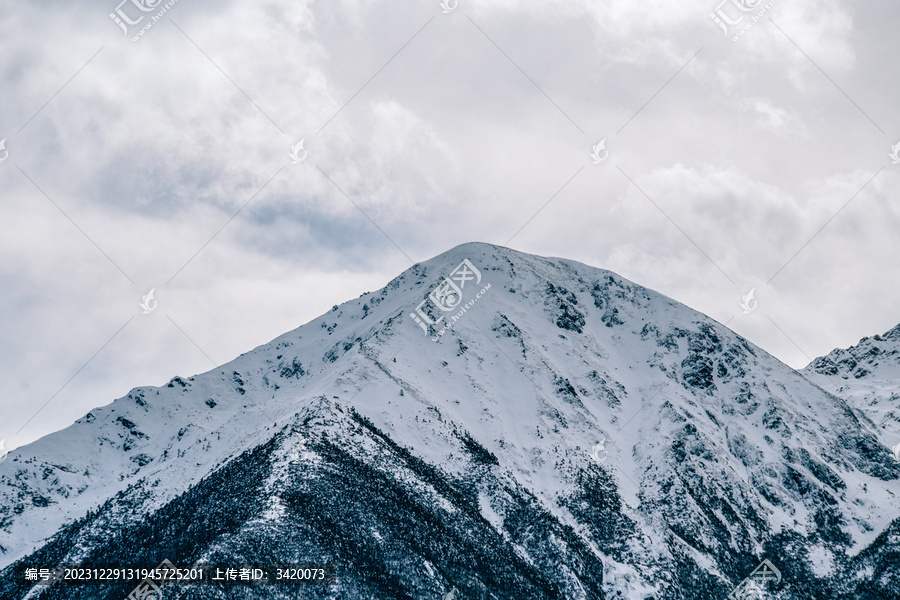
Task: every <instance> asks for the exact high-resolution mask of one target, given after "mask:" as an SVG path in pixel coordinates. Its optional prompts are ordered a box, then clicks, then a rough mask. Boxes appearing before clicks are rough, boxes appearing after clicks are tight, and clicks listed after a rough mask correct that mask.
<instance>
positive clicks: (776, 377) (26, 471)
mask: <svg viewBox="0 0 900 600" xmlns="http://www.w3.org/2000/svg"><path fill="white" fill-rule="evenodd" d="M288 455H290V456H296V457H297V459H296V460H298V461H300V462H303V464H306V465H308V466H309V470H307V471H302V472H301V471H298V470H297V469H296V468H294V467H291V466H289V465H290V464H292V463H291V461H288V462H287V463H285V459H284V457H285V456H288ZM248 464H252V465H255V467H254V468H258V469H259V473H260V475H259V477H256V476H254V477H256V478H255V479H253V482H254V483H252V485H251V484H250V483H248V484H247V485H251V487H253V492H252V493H249V492H248V495H247V496H246V498H240V499H239V501H238V500H236V499H232V497H231V496H228V498H229V500H228V501H229V502H232V501H233V502H238V503H239V504H240V506H241V507H243V508H242V509H241V510H242V511H244V512H241V513H240V514H242V515H244V517H242V519H244V520H243V521H240V522H238V523H237V524H236V527H237V529H235V531H234V533H233V535H234V536H236V537H234V540H237V541H235V542H233V543H235V544H238V543H240V544H244V542H245V541H247V540H245V539H244V538H243V537H241V536H242V535H250V534H249V533H247V532H258V531H261V530H259V529H258V528H259V527H263V528H264V530H265V531H270V532H275V531H277V532H278V536H277V537H278V539H277V540H275V539H273V540H272V541H271V544H272V547H273V548H278V549H280V550H278V551H279V552H281V551H282V550H283V551H284V552H289V553H290V554H291V555H292V556H297V555H298V554H297V553H298V552H299V550H298V548H303V549H304V552H305V553H306V554H304V555H308V556H317V557H319V558H320V559H323V560H324V559H328V560H331V561H334V562H336V563H339V564H343V565H346V567H347V573H348V578H349V579H348V580H347V581H346V582H345V583H346V585H347V586H348V587H347V588H346V589H347V590H349V589H352V590H353V592H352V593H350V592H348V594H349V595H351V596H352V595H358V596H359V597H373V595H374V596H375V597H377V596H378V594H376V593H375V592H372V590H373V589H375V588H377V587H378V586H379V585H382V584H384V582H385V581H391V582H394V583H392V584H391V585H395V584H396V585H397V586H399V588H397V589H394V591H393V592H392V594H393V596H397V597H402V596H403V595H404V594H405V595H407V596H412V597H418V596H420V595H421V592H422V590H431V591H434V590H439V589H444V590H446V589H451V586H455V587H457V588H459V589H460V590H463V589H465V590H468V591H469V592H470V593H471V594H475V592H476V591H479V590H480V592H479V593H481V594H482V595H485V594H487V593H488V592H490V593H493V594H495V595H498V597H506V596H508V594H509V592H508V590H507V591H503V590H504V588H503V586H504V585H506V586H508V585H511V583H510V582H514V581H518V582H520V584H521V586H522V587H521V588H517V589H519V591H520V592H521V597H529V598H530V597H535V598H537V597H554V596H555V597H581V598H600V597H602V596H603V595H612V594H614V593H615V591H616V590H619V591H622V590H628V593H627V594H626V596H627V597H641V598H643V597H645V596H646V595H647V594H653V595H654V596H655V597H657V596H658V597H662V598H676V597H684V593H685V592H683V589H684V588H683V586H684V585H687V583H686V582H694V581H695V582H696V583H691V584H690V585H695V586H696V587H695V588H692V589H694V591H696V592H697V593H698V594H699V593H700V590H705V591H706V592H709V593H711V591H714V592H715V594H716V595H721V596H723V597H724V595H726V594H727V593H728V591H729V590H730V589H731V587H733V584H734V583H736V582H737V581H740V580H741V579H742V578H743V577H745V576H746V574H747V573H749V572H750V570H752V568H753V566H754V565H755V564H757V563H758V562H759V560H761V554H763V553H764V552H765V553H766V554H767V555H775V556H779V557H780V560H781V562H780V563H779V564H781V565H782V566H784V565H785V562H787V561H788V560H793V559H792V557H793V556H795V555H798V553H801V554H802V553H805V552H812V553H818V554H823V553H827V556H829V557H831V558H829V560H834V561H841V560H845V561H849V560H850V559H849V558H841V556H850V555H853V554H855V553H856V552H857V551H858V550H860V549H862V548H866V547H868V548H869V549H870V550H871V552H877V551H880V550H878V548H880V546H877V544H878V543H879V542H877V540H876V538H877V536H878V534H879V532H882V531H885V530H886V528H887V527H888V525H889V523H890V517H889V514H890V513H889V511H887V510H885V509H886V506H887V503H888V502H889V498H890V497H891V496H890V494H897V493H900V487H898V485H897V477H898V475H900V469H898V467H897V465H896V464H895V463H894V462H893V461H892V459H891V456H890V454H889V453H888V451H887V449H886V448H885V447H884V446H883V445H882V444H881V443H880V442H879V441H878V439H877V438H876V437H875V436H873V435H872V433H871V432H870V431H869V429H868V426H867V424H866V422H865V420H864V419H862V418H859V417H858V416H857V414H856V413H854V412H853V411H852V410H851V409H850V408H849V407H848V406H847V404H846V403H845V401H844V400H842V399H841V398H839V397H837V396H835V395H833V394H829V393H826V392H824V391H823V390H822V389H820V388H819V387H817V386H816V385H812V384H811V383H810V382H809V381H808V380H807V379H806V378H804V377H802V376H800V374H798V373H797V372H796V371H794V370H793V369H790V368H789V367H788V366H787V365H784V364H783V363H781V362H780V361H778V360H776V359H775V358H773V357H772V356H770V355H769V354H767V353H766V352H764V351H762V350H760V349H759V348H757V347H755V346H753V345H752V344H750V343H749V342H747V341H746V340H744V339H743V338H741V337H740V336H738V335H737V334H735V333H734V332H732V331H731V330H729V329H727V328H726V327H725V326H723V325H721V324H719V323H717V322H715V321H714V320H712V319H710V318H709V317H707V316H705V315H703V314H701V313H699V312H697V311H694V310H692V309H690V308H688V307H686V306H684V305H682V304H679V303H677V302H675V301H673V300H672V299H670V298H667V297H665V296H663V295H661V294H659V293H657V292H654V291H652V290H649V289H647V288H644V287H642V286H640V285H637V284H635V283H632V282H630V281H628V280H626V279H624V278H622V277H620V276H619V275H616V274H615V273H612V272H610V271H605V270H602V269H597V268H593V267H589V266H586V265H583V264H581V263H578V262H575V261H569V260H565V259H558V258H544V257H539V256H533V255H528V254H524V253H519V252H516V251H514V250H511V249H509V248H504V247H501V246H494V245H491V244H484V243H469V244H463V245H460V246H457V247H455V248H452V249H451V250H448V251H447V252H444V253H442V254H440V255H438V256H436V257H434V258H432V259H430V260H428V261H425V262H422V263H418V264H416V265H413V266H412V267H410V268H409V269H407V270H406V271H404V273H402V274H400V275H399V276H398V277H396V278H394V279H393V280H391V281H390V282H389V283H388V284H387V285H386V286H385V287H383V288H382V289H380V290H377V291H375V292H372V293H367V294H363V295H362V296H360V297H359V298H356V299H354V300H351V301H349V302H345V303H343V304H341V305H339V306H335V307H334V308H332V309H331V310H330V311H328V312H327V313H325V314H324V315H322V316H320V317H318V318H316V319H313V320H312V321H310V322H309V323H306V324H305V325H303V326H301V327H299V328H297V329H295V330H293V331H290V332H288V333H285V334H284V335H282V336H279V337H278V338H276V339H275V340H273V341H271V342H269V343H267V344H264V345H262V346H260V347H258V348H256V349H254V350H252V351H250V352H247V353H246V354H243V355H241V356H240V357H238V358H237V359H235V360H234V361H232V362H230V363H228V364H226V365H222V366H221V367H218V368H216V369H213V370H212V371H209V372H207V373H203V374H199V375H195V376H193V377H187V378H183V377H174V378H173V379H172V380H171V381H169V382H168V383H167V384H165V385H163V386H160V387H144V388H137V389H135V390H132V392H131V393H129V394H128V395H127V396H125V397H123V398H120V399H118V400H116V401H115V402H113V403H112V404H110V405H107V406H104V407H100V408H98V409H95V410H92V411H91V412H90V413H89V414H88V415H86V416H85V417H84V418H83V419H80V420H79V421H78V422H76V424H74V425H72V426H71V427H69V428H67V429H66V430H63V431H61V432H57V433H55V434H52V435H50V436H47V437H46V438H42V439H41V440H39V441H38V442H35V443H34V444H31V445H29V446H26V447H23V448H19V449H17V450H16V452H15V453H14V455H12V456H11V460H9V461H7V462H6V463H5V464H3V465H0V500H2V502H0V548H2V552H3V555H2V560H4V561H5V562H4V563H3V564H10V563H11V562H12V561H15V560H18V559H20V558H22V557H24V556H26V555H28V554H30V553H33V552H37V553H38V555H40V556H41V557H42V559H48V557H50V556H52V557H53V560H55V561H56V562H67V561H69V562H72V561H74V560H76V559H78V558H79V557H80V556H83V555H84V553H86V552H89V553H92V554H91V556H94V557H96V556H105V557H107V558H109V557H110V556H113V555H114V554H115V552H119V551H120V550H119V549H118V548H119V546H117V545H116V543H118V542H116V543H113V542H108V543H107V542H98V541H97V539H96V536H95V535H94V534H92V533H91V532H93V531H97V530H102V531H113V530H115V531H131V529H130V528H136V527H140V526H141V523H144V522H145V520H146V519H151V518H153V519H161V521H158V522H166V523H169V521H166V519H171V517H169V516H166V515H171V514H176V513H178V511H183V510H185V506H188V505H190V506H194V504H197V503H199V507H198V508H197V510H198V511H200V512H202V511H204V510H209V511H213V512H214V511H215V510H219V509H218V508H215V509H214V508H211V507H208V506H207V504H208V503H210V502H215V501H216V498H217V492H216V489H215V488H214V487H210V486H211V485H212V484H210V483H209V482H210V481H216V482H218V483H216V485H220V486H222V487H223V488H224V489H232V488H234V487H235V486H236V485H238V484H237V481H238V480H236V479H235V477H238V475H236V474H235V473H237V472H243V471H241V469H245V468H246V467H245V466H240V465H248ZM236 465H238V466H236ZM286 465H288V466H286ZM342 473H353V474H354V477H353V478H351V477H342V476H341V474H342ZM313 475H315V477H313ZM355 478H358V480H357V479H355ZM204 482H206V483H204ZM367 482H378V484H377V486H376V488H372V486H371V485H370V484H369V483H367ZM373 485H374V484H373ZM378 486H380V487H378ZM372 489H382V490H385V494H387V496H384V497H382V496H379V495H377V494H375V495H373V493H372ZM866 489H868V490H869V492H867V493H864V492H863V490H866ZM333 497H342V498H348V499H350V498H352V499H353V502H354V503H355V504H354V507H355V508H354V510H353V511H351V512H352V513H353V515H354V517H353V518H352V519H349V520H348V519H347V518H346V515H344V516H341V514H342V513H340V510H339V508H340V507H339V506H337V505H336V504H334V503H333V502H332V501H331V500H330V499H331V498H333ZM398 498H402V499H403V502H400V504H396V501H397V499H398ZM222 501H224V500H222ZM104 507H105V508H104ZM89 510H90V511H94V512H90V513H88V511H89ZM98 511H99V512H98ZM407 513H408V514H407ZM179 514H180V513H179ZM414 514H415V515H419V516H420V517H421V520H422V521H423V522H427V523H428V524H429V535H432V534H433V535H438V533H439V531H443V532H444V535H446V536H447V538H448V540H449V539H452V540H453V541H452V546H453V547H454V548H456V549H458V550H460V552H463V554H465V553H469V554H471V555H472V556H478V557H479V560H482V559H483V560H485V561H488V562H490V561H493V560H496V561H497V563H496V564H497V565H498V568H502V570H504V571H503V572H504V573H505V575H503V577H501V578H500V579H496V578H494V579H492V578H491V577H492V576H490V575H489V574H486V573H484V572H481V571H478V572H476V571H472V570H471V569H472V567H471V566H470V567H465V566H463V565H462V564H461V563H458V562H455V561H456V559H455V558H454V557H453V556H449V555H448V554H447V553H446V552H444V551H443V550H441V546H440V539H430V538H429V539H425V538H422V539H419V538H416V539H417V541H416V542H415V543H414V544H410V543H409V541H408V539H407V538H408V536H409V531H410V530H409V526H410V520H409V518H410V515H414ZM317 516H318V517H321V519H320V523H321V522H327V523H331V524H332V525H331V527H332V528H333V529H334V530H333V531H331V530H329V531H330V532H329V533H328V536H331V537H328V536H325V537H321V536H318V537H317V534H315V531H317V530H316V527H317V525H316V524H315V523H314V522H313V521H312V520H311V519H314V518H318V517H317ZM79 519H80V520H79ZM85 519H87V520H85ZM155 522H156V521H155ZM64 524H69V527H68V528H67V529H65V536H63V537H62V538H61V537H59V535H57V537H56V538H53V539H51V537H52V536H53V535H54V534H57V533H58V532H60V531H63V530H62V529H61V527H62V526H63V525H64ZM260 524H263V525H260ZM432 525H434V527H433V528H432ZM171 526H172V528H173V531H177V530H178V527H177V524H176V523H174V522H172V523H171ZM457 527H462V529H457ZM115 528H118V529H115ZM298 531H299V532H306V533H304V534H303V535H305V536H306V537H305V538H304V540H306V541H302V540H300V539H299V538H296V535H299V534H297V533H296V532H298ZM465 531H472V532H474V533H473V534H472V535H475V536H476V537H477V538H478V539H479V540H480V541H481V542H483V543H484V544H488V545H490V546H491V547H492V548H496V553H494V554H491V553H490V552H486V551H485V549H484V548H481V547H467V546H466V544H467V543H468V542H466V541H465V540H467V539H469V538H467V536H466V535H465ZM241 532H243V533H241ZM291 532H294V533H291ZM376 534H377V535H376ZM92 535H94V537H91V536H92ZM253 535H255V533H254V534H253ZM266 535H268V534H266ZM323 535H324V534H323ZM378 536H381V537H378ZM251 537H252V536H251ZM295 538H296V539H295ZM63 539H64V540H65V543H63V541H61V540H63ZM248 539H249V538H248ZM266 539H268V538H266ZM379 539H383V540H392V543H396V544H397V545H395V546H391V544H387V542H385V543H386V544H387V546H385V547H388V546H390V547H403V548H406V550H405V552H407V553H408V556H406V559H405V560H406V561H407V562H408V563H409V565H413V566H410V567H409V569H407V570H405V571H403V573H405V575H398V574H397V571H396V569H395V567H392V566H391V565H386V564H381V563H379V562H378V560H376V559H374V558H372V557H371V556H370V554H369V553H368V551H366V552H363V550H362V549H363V548H369V546H372V545H373V544H374V546H372V547H376V546H379V542H376V541H374V540H379ZM241 540H244V541H241ZM285 540H287V541H285ZM329 540H331V541H329ZM334 540H345V541H346V540H352V543H351V542H346V544H345V543H343V542H342V544H343V545H341V544H338V545H334V544H332V542H333V541H334ZM181 543H182V544H183V546H182V547H181V550H180V552H181V553H183V554H186V555H190V558H191V560H198V559H200V558H203V557H206V558H209V557H210V556H214V557H219V558H221V556H220V555H219V554H217V552H220V551H221V548H222V547H223V546H216V545H215V544H213V543H212V542H210V543H208V544H207V543H203V542H202V541H201V540H197V539H188V538H185V539H183V541H182V542H181ZM230 543H232V542H229V544H230ZM247 543H248V544H249V542H247ZM448 543H450V542H448ZM348 544H349V545H348ZM227 545H228V544H226V546H227ZM250 546H253V547H256V546H259V544H250ZM250 546H241V547H242V548H245V550H241V552H242V553H244V554H241V556H246V548H247V547H250ZM379 547H380V546H379ZM217 548H218V550H217ZM467 548H468V549H467ZM551 548H555V550H551ZM797 548H800V549H802V552H801V550H797ZM143 551H145V552H147V553H148V554H152V553H153V552H155V551H156V550H155V549H154V548H151V547H150V546H144V547H143ZM42 553H43V554H42ZM79 553H81V554H79ZM376 554H378V553H377V552H376ZM818 554H817V555H818ZM32 556H35V555H34V554H32ZM402 558H403V557H394V559H396V560H401V559H402ZM394 559H392V560H394ZM363 560H365V561H369V562H366V563H365V564H367V565H369V566H368V567H367V569H370V571H365V572H362V571H359V570H354V568H351V566H352V565H354V564H362V563H360V562H359V561H363ZM775 560H779V559H775ZM372 561H374V562H372ZM597 561H600V563H602V565H603V568H602V569H601V571H602V573H603V574H602V577H600V576H598V575H597V574H596V573H595V572H594V571H593V570H592V569H591V570H586V569H585V565H594V567H597V564H598V562H597ZM754 561H755V562H754ZM750 563H753V564H750ZM844 567H846V568H847V569H850V571H848V572H854V573H856V572H862V570H861V569H863V568H864V567H865V565H862V566H861V565H860V564H857V563H852V564H851V563H850V562H846V564H844ZM791 568H794V569H797V570H796V573H795V576H796V577H803V578H805V579H804V581H806V582H807V584H808V585H812V586H813V587H816V589H827V588H828V586H831V585H833V584H835V580H834V579H830V578H827V577H825V576H824V575H816V574H815V573H814V572H813V568H812V567H803V566H797V565H794V566H792V567H791ZM466 569H470V570H469V571H466ZM589 571H590V572H589ZM410 573H416V575H415V576H414V577H413V576H412V575H410ZM671 573H676V574H678V581H677V582H675V581H673V580H672V577H671V575H669V574H671ZM819 580H821V581H819ZM373 582H374V583H373ZM378 582H381V583H378ZM398 582H399V583H398ZM809 582H813V583H809ZM854 582H855V583H854ZM857 584H858V582H856V580H855V579H854V578H853V577H850V578H847V581H846V582H843V583H841V585H844V586H847V585H857ZM384 585H387V584H384ZM516 585H519V584H516ZM372 586H375V588H373V587H372ZM677 586H682V588H678V587H677ZM378 589H381V588H378ZM391 589H393V588H391ZM601 589H602V591H601ZM360 590H363V591H365V590H368V592H365V593H363V592H361V591H360ZM398 590H401V591H398ZM3 591H4V588H2V587H0V592H3ZM431 591H430V592H429V593H431ZM401 592H402V593H401ZM0 595H2V593H0ZM464 595H465V594H464ZM687 596H691V594H687ZM473 597H475V596H473ZM823 597H824V596H823Z"/></svg>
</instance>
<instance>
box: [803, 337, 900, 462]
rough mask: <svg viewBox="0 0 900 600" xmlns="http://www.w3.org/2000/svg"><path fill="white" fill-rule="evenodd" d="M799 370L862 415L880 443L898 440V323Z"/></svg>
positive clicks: (899, 407) (899, 419)
mask: <svg viewBox="0 0 900 600" xmlns="http://www.w3.org/2000/svg"><path fill="white" fill-rule="evenodd" d="M802 372H803V374H804V375H805V376H806V377H807V378H808V379H809V380H810V381H813V382H814V383H816V384H817V385H819V386H821V387H822V388H824V389H826V390H828V391H829V392H832V393H834V394H836V395H838V396H840V397H841V398H844V399H846V400H847V402H849V403H850V405H851V406H852V407H853V408H855V409H857V410H858V411H859V412H860V413H861V414H863V415H865V417H866V418H867V419H868V420H869V421H871V423H872V426H873V429H875V430H876V431H877V432H878V434H879V436H880V438H881V440H882V442H883V443H884V444H886V445H889V446H891V447H895V446H896V445H897V444H900V325H898V326H897V327H894V328H893V329H891V330H890V331H888V332H887V333H885V334H883V335H875V336H872V337H866V338H863V339H861V340H860V341H859V343H858V344H857V345H855V346H853V347H851V348H847V349H842V348H838V349H836V350H833V351H832V352H830V353H829V354H827V355H826V356H822V357H819V358H817V359H815V360H814V361H812V362H811V363H810V364H809V365H808V366H807V367H806V368H805V369H803V371H802Z"/></svg>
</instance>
